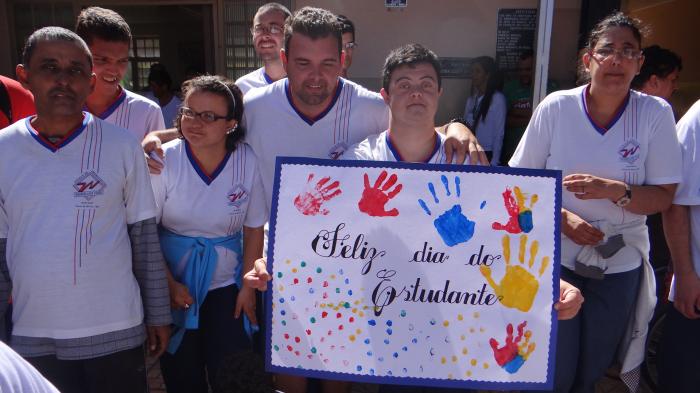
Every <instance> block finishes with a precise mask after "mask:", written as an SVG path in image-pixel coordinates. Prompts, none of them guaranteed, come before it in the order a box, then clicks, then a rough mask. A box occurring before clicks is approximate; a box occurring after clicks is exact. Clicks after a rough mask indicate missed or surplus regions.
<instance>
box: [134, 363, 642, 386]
mask: <svg viewBox="0 0 700 393" xmlns="http://www.w3.org/2000/svg"><path fill="white" fill-rule="evenodd" d="M146 365H147V366H148V382H149V385H150V388H151V393H167V392H166V389H165V385H164V384H163V379H162V378H161V375H160V365H159V364H158V362H157V361H153V360H152V359H148V360H147V362H146ZM609 374H610V375H609V376H606V377H605V378H603V380H602V381H601V382H600V383H599V384H598V386H596V393H627V388H625V385H624V384H623V383H622V382H621V381H620V380H619V379H617V378H616V376H615V375H614V374H615V373H614V371H611V372H610V373H609ZM376 391H377V388H376V386H374V385H368V384H362V385H358V386H355V387H353V393H376ZM491 392H492V391H485V390H482V391H480V392H479V393H491ZM639 393H653V391H652V390H651V389H649V388H648V387H646V386H642V388H641V389H640V391H639Z"/></svg>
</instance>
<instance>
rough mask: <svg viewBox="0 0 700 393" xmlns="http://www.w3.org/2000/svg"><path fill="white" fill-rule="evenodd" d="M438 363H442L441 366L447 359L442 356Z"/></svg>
mask: <svg viewBox="0 0 700 393" xmlns="http://www.w3.org/2000/svg"><path fill="white" fill-rule="evenodd" d="M440 363H442V364H445V363H447V358H445V357H444V356H443V357H441V358H440Z"/></svg>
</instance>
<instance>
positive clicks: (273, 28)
mask: <svg viewBox="0 0 700 393" xmlns="http://www.w3.org/2000/svg"><path fill="white" fill-rule="evenodd" d="M283 31H284V29H283V28H282V26H279V25H270V26H264V25H256V26H253V27H251V28H250V33H251V34H253V35H260V34H272V35H278V34H282V32H283Z"/></svg>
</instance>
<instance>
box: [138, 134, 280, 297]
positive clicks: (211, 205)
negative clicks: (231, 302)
mask: <svg viewBox="0 0 700 393" xmlns="http://www.w3.org/2000/svg"><path fill="white" fill-rule="evenodd" d="M163 151H164V153H165V167H164V168H163V171H162V173H161V174H160V175H151V182H152V184H153V192H154V194H155V197H156V204H157V205H158V219H159V222H160V223H161V224H162V225H163V227H164V228H165V229H167V230H169V231H171V232H174V233H176V234H179V235H183V236H190V237H206V238H218V237H223V236H230V235H233V234H235V233H236V232H238V231H240V230H241V229H242V227H243V225H245V226H247V227H252V228H257V227H261V226H263V224H264V223H265V221H267V208H266V207H265V199H264V197H263V189H262V183H261V182H260V176H259V175H258V170H257V163H256V158H255V155H254V154H253V151H252V149H251V148H250V147H249V146H248V145H245V144H243V143H241V144H239V145H238V147H237V148H236V150H235V151H234V152H233V153H232V154H228V155H227V156H226V158H225V159H224V161H222V162H221V164H220V165H219V167H218V168H217V170H216V171H214V173H213V174H211V177H209V176H207V175H206V174H205V172H204V171H203V170H202V169H201V167H200V166H199V164H198V163H197V160H196V158H195V156H194V155H193V154H192V151H191V150H190V148H189V145H188V144H187V142H185V140H184V139H176V140H174V141H170V142H168V143H166V144H165V145H163ZM217 253H218V256H219V258H218V262H217V266H216V270H215V271H214V275H213V277H212V281H211V284H210V286H209V289H210V290H211V289H216V288H221V287H224V286H227V285H231V284H232V283H234V282H235V276H234V271H235V269H236V266H237V265H238V259H237V258H238V255H237V254H236V253H234V252H232V251H231V250H229V249H227V248H224V247H217ZM188 257H189V256H188V255H185V256H184V257H183V258H184V260H187V258H188Z"/></svg>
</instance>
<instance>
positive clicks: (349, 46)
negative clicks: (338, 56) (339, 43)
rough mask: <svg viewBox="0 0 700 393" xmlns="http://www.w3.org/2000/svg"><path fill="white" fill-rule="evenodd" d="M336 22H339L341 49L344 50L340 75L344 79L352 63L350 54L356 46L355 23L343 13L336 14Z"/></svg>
mask: <svg viewBox="0 0 700 393" xmlns="http://www.w3.org/2000/svg"><path fill="white" fill-rule="evenodd" d="M338 22H340V26H341V27H340V31H341V32H342V33H343V35H342V38H343V50H344V51H345V62H344V63H343V71H342V74H341V76H342V77H343V78H345V79H347V78H348V69H350V66H351V65H352V55H353V52H354V51H355V48H357V42H355V24H354V23H352V21H351V20H350V19H348V17H347V16H345V15H338Z"/></svg>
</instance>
